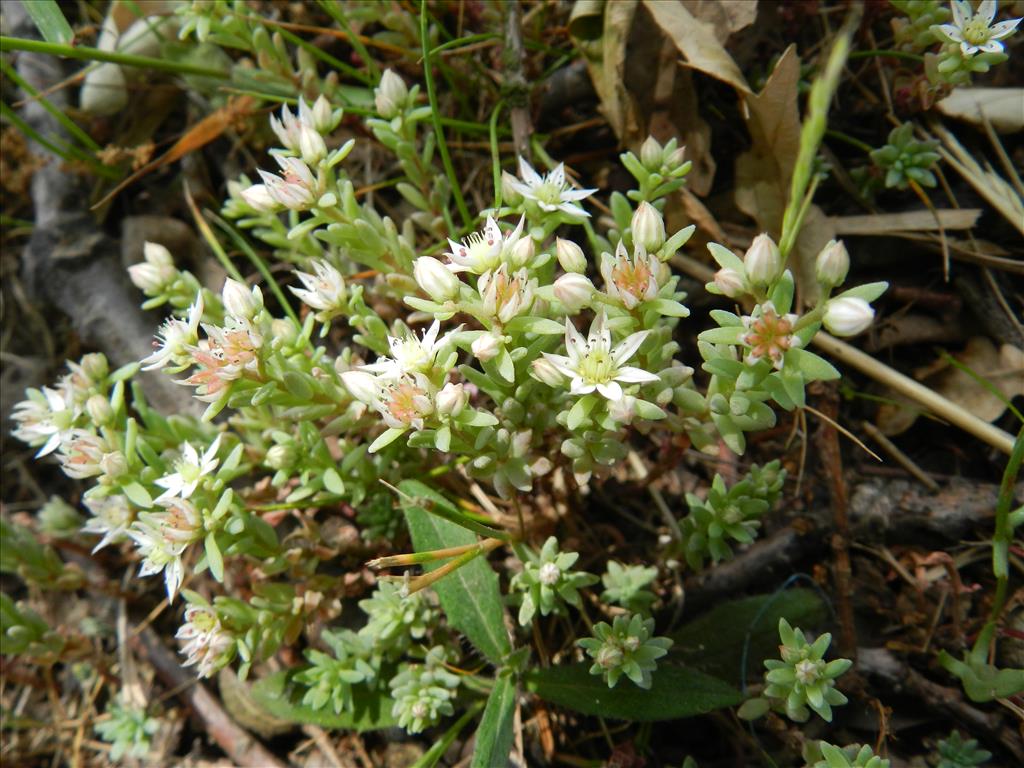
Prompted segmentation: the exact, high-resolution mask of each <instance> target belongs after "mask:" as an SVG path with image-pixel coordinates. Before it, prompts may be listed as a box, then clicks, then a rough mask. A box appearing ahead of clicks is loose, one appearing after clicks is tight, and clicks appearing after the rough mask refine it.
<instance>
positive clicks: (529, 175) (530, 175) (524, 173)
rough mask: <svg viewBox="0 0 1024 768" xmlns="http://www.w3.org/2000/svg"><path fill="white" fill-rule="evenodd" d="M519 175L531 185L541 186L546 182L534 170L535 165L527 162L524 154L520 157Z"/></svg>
mask: <svg viewBox="0 0 1024 768" xmlns="http://www.w3.org/2000/svg"><path fill="white" fill-rule="evenodd" d="M519 175H520V177H522V179H523V181H525V182H526V183H527V184H528V185H529V186H531V187H539V186H540V185H541V184H543V183H544V180H543V179H542V178H541V177H540V176H539V175H538V174H537V172H536V171H535V170H533V166H532V165H530V164H529V163H528V162H526V160H525V158H523V157H522V155H520V157H519ZM520 194H522V192H520Z"/></svg>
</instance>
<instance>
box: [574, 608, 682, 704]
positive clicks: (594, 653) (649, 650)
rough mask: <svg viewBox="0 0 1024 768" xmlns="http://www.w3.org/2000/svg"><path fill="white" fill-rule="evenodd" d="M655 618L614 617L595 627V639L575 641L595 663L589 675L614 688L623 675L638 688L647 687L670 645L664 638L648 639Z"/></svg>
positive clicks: (639, 616) (669, 640)
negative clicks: (610, 620)
mask: <svg viewBox="0 0 1024 768" xmlns="http://www.w3.org/2000/svg"><path fill="white" fill-rule="evenodd" d="M653 633H654V619H645V618H644V617H643V616H641V615H639V614H631V615H627V616H616V617H615V619H614V621H613V622H612V624H611V625H610V626H609V625H608V624H607V623H606V622H603V621H602V622H600V623H598V624H595V625H594V636H593V637H586V638H583V639H582V640H579V641H578V645H579V646H580V647H581V648H583V650H585V651H586V652H587V655H588V656H590V658H592V659H593V660H594V663H593V665H592V666H591V667H590V674H592V675H600V676H601V677H603V678H604V680H605V682H607V683H608V687H609V688H614V687H615V686H616V684H617V683H618V682H619V679H620V678H621V677H622V676H623V675H625V676H626V677H628V678H629V679H630V680H632V681H633V682H634V683H636V684H637V685H638V686H639V687H641V688H650V687H651V682H652V677H651V673H652V672H654V670H655V669H657V667H658V664H657V659H660V658H661V657H662V656H664V655H665V654H666V653H668V649H669V648H670V647H671V646H672V640H671V639H670V638H667V637H651V635H652V634H653Z"/></svg>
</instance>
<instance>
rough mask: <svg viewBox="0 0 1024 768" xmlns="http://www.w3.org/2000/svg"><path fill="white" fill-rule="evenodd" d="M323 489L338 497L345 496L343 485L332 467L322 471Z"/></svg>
mask: <svg viewBox="0 0 1024 768" xmlns="http://www.w3.org/2000/svg"><path fill="white" fill-rule="evenodd" d="M324 488H326V489H327V490H328V491H330V492H331V493H333V494H336V495H338V496H344V495H345V483H344V481H342V479H341V475H339V474H338V470H336V469H335V468H334V467H328V468H327V469H326V470H325V471H324Z"/></svg>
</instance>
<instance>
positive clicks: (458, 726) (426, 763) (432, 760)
mask: <svg viewBox="0 0 1024 768" xmlns="http://www.w3.org/2000/svg"><path fill="white" fill-rule="evenodd" d="M483 707H484V702H482V701H477V702H474V703H473V704H472V705H471V706H470V708H469V709H468V710H467V711H466V714H464V715H463V716H462V717H460V718H459V719H458V720H456V721H455V724H454V725H452V727H451V728H449V729H448V730H447V731H445V733H444V736H442V737H441V738H440V739H438V740H437V742H435V744H434V746H432V747H431V748H430V749H428V750H427V751H426V752H425V753H424V754H423V757H421V758H420V759H419V760H417V761H416V762H415V763H414V764H413V766H412V768H433V766H435V765H437V762H438V761H439V760H440V759H441V757H442V756H443V755H444V753H445V752H446V751H447V750H448V747H450V746H451V744H452V742H453V741H455V739H456V737H458V735H459V734H460V733H461V732H462V729H463V728H465V727H466V726H467V725H469V721H470V720H472V719H473V718H474V717H476V715H477V713H478V712H479V711H480V710H481V709H483Z"/></svg>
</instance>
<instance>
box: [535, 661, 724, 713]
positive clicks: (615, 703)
mask: <svg viewBox="0 0 1024 768" xmlns="http://www.w3.org/2000/svg"><path fill="white" fill-rule="evenodd" d="M524 681H525V683H526V688H527V690H529V691H531V692H533V693H535V694H537V695H538V696H539V697H540V698H542V699H544V701H547V702H550V703H551V704H557V705H559V706H562V707H566V708H567V709H574V710H576V711H577V712H582V713H583V714H585V715H600V716H602V717H610V718H615V719H617V720H634V721H637V722H645V721H654V720H677V719H679V718H682V717H692V716H693V715H703V714H705V713H707V712H711V711H713V710H716V709H722V708H723V707H732V706H735V705H736V704H739V703H740V702H741V701H743V695H742V694H741V693H740V692H739V691H738V690H736V689H735V688H733V687H732V686H731V685H729V684H728V683H725V682H723V681H721V680H719V679H718V678H715V677H711V676H709V675H706V674H704V673H703V672H698V671H696V670H692V669H684V668H683V667H676V666H668V665H661V666H659V667H658V669H657V671H655V672H654V682H653V683H652V685H651V687H650V688H649V689H648V690H644V689H643V688H639V687H637V686H636V685H634V684H633V683H632V682H630V681H629V680H627V679H626V678H622V680H621V681H620V682H619V684H618V685H617V686H616V687H615V688H609V687H608V684H607V683H606V682H605V681H604V680H603V679H602V678H600V677H598V676H597V675H592V674H590V664H588V663H585V662H584V663H582V664H568V665H560V666H557V667H547V668H543V669H533V670H531V671H530V672H528V673H527V674H526V676H525V677H524Z"/></svg>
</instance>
